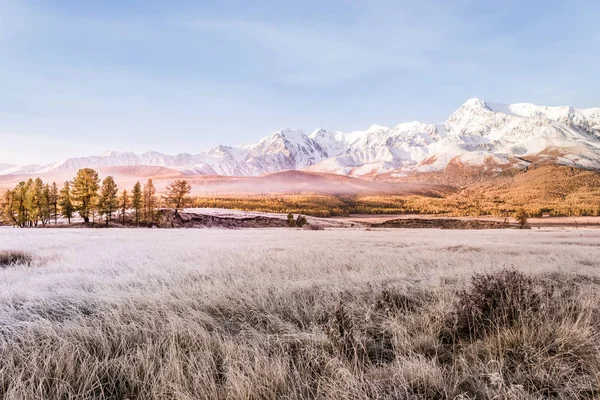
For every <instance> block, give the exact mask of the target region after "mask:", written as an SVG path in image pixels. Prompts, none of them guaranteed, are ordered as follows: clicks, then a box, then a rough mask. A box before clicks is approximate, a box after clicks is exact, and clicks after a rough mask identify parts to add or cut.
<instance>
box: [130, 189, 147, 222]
mask: <svg viewBox="0 0 600 400" xmlns="http://www.w3.org/2000/svg"><path fill="white" fill-rule="evenodd" d="M143 205H144V202H143V198H142V185H141V184H140V183H139V182H136V183H135V185H133V192H132V198H131V206H132V207H133V211H134V214H135V215H134V219H135V224H136V225H138V224H139V223H140V213H141V212H142V207H143Z"/></svg>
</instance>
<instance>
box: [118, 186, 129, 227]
mask: <svg viewBox="0 0 600 400" xmlns="http://www.w3.org/2000/svg"><path fill="white" fill-rule="evenodd" d="M129 202H130V200H129V194H128V193H127V190H123V193H121V197H120V198H119V207H120V208H121V224H122V225H125V215H126V214H127V209H128V208H129Z"/></svg>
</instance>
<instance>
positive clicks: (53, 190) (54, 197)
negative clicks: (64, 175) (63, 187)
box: [49, 182, 59, 225]
mask: <svg viewBox="0 0 600 400" xmlns="http://www.w3.org/2000/svg"><path fill="white" fill-rule="evenodd" d="M58 199H59V193H58V186H57V185H56V182H52V185H51V186H50V199H49V200H50V217H51V218H52V219H54V225H56V224H57V223H58Z"/></svg>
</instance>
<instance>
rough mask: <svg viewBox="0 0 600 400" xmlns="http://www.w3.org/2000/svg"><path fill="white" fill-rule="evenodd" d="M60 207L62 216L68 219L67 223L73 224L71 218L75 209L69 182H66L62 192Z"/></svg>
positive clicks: (59, 199) (59, 201)
mask: <svg viewBox="0 0 600 400" xmlns="http://www.w3.org/2000/svg"><path fill="white" fill-rule="evenodd" d="M58 205H59V207H60V215H62V216H63V217H64V218H66V219H67V222H68V223H69V224H71V218H73V213H74V212H75V207H74V206H73V203H72V201H71V184H70V182H69V181H67V182H65V185H64V186H63V188H62V189H61V191H60V195H59V198H58Z"/></svg>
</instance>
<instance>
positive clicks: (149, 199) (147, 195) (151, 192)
mask: <svg viewBox="0 0 600 400" xmlns="http://www.w3.org/2000/svg"><path fill="white" fill-rule="evenodd" d="M143 199H144V200H143V201H144V222H146V223H148V222H153V221H154V209H155V208H156V187H155V186H154V183H153V182H152V179H148V181H147V182H146V184H145V185H144V192H143Z"/></svg>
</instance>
